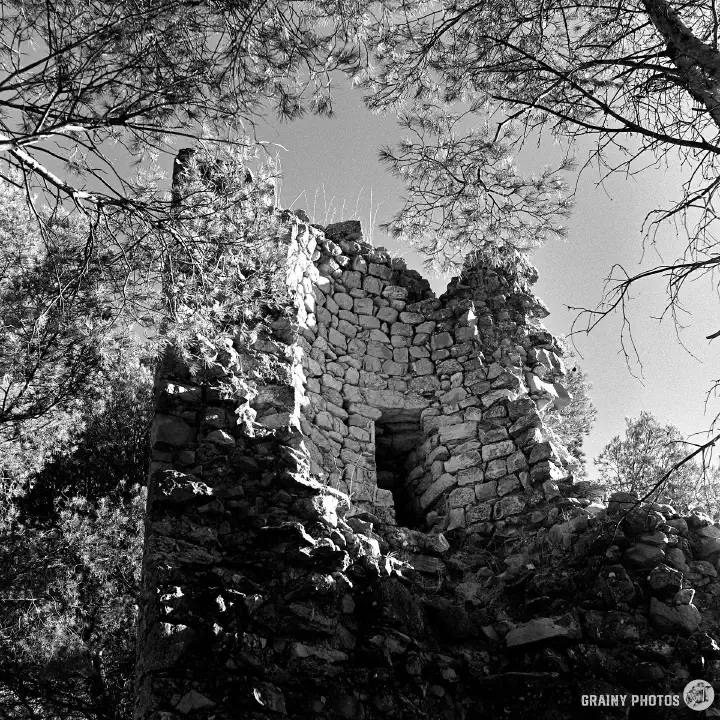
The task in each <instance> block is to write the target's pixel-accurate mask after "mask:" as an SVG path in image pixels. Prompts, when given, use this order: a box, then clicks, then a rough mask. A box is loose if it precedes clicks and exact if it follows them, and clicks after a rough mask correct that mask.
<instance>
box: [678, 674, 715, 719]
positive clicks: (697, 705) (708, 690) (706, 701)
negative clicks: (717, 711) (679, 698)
mask: <svg viewBox="0 0 720 720" xmlns="http://www.w3.org/2000/svg"><path fill="white" fill-rule="evenodd" d="M714 699H715V691H714V690H713V686H712V685H711V684H710V683H709V682H706V681H705V680H691V681H690V682H689V683H688V684H687V685H686V686H685V689H684V690H683V700H684V701H685V704H686V705H687V706H688V707H689V708H690V709H691V710H697V711H698V712H699V711H701V710H707V709H708V708H709V707H710V706H711V705H712V704H713V700H714Z"/></svg>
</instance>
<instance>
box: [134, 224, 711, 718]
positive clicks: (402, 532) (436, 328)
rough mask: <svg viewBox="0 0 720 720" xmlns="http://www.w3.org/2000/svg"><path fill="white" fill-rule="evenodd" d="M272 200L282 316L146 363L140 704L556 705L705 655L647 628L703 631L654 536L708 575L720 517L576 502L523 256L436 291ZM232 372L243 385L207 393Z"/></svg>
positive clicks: (258, 709)
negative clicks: (156, 367)
mask: <svg viewBox="0 0 720 720" xmlns="http://www.w3.org/2000/svg"><path fill="white" fill-rule="evenodd" d="M280 217H281V223H280V225H279V230H278V232H277V235H276V237H274V238H273V240H272V242H274V243H276V245H277V249H278V253H277V256H278V257H281V258H283V260H282V262H281V263H280V266H279V267H278V268H277V273H278V274H279V276H280V277H282V278H284V280H285V282H286V284H287V289H288V301H287V307H286V312H284V313H282V314H280V315H278V316H277V317H272V318H268V322H267V323H266V324H265V325H264V326H263V328H262V330H261V331H259V332H257V333H256V334H255V335H254V336H253V339H252V343H248V342H247V341H246V340H242V339H241V338H236V339H235V342H234V343H233V342H232V341H231V340H229V341H228V344H227V347H226V348H225V350H224V351H223V352H224V355H222V358H221V360H222V363H223V367H224V375H223V373H220V374H218V373H215V376H214V377H213V376H205V377H203V376H197V375H195V376H191V375H190V374H189V372H188V371H187V368H186V367H185V366H184V365H183V362H182V361H181V360H180V359H179V358H178V356H177V355H174V354H173V353H172V352H169V353H168V355H167V357H166V359H165V362H164V365H163V367H162V368H161V371H160V373H159V375H158V384H157V412H156V416H155V420H154V424H153V433H152V446H153V463H152V467H151V474H150V487H149V498H148V514H147V524H146V533H147V534H146V549H145V557H144V565H143V596H142V600H141V624H140V630H139V662H138V676H137V707H136V716H135V717H136V720H180V719H181V718H185V717H189V718H203V719H208V720H209V719H210V718H213V719H214V720H230V719H231V718H232V719H235V718H238V719H239V718H255V719H257V720H261V719H262V720H269V719H270V718H282V717H287V718H293V719H297V720H301V719H302V720H307V719H308V718H318V719H321V720H324V719H326V718H328V719H329V718H347V719H349V720H350V719H358V720H375V719H376V718H378V719H379V718H433V719H435V718H443V719H448V720H461V719H464V718H467V719H468V720H469V719H470V718H480V717H524V716H526V715H523V713H524V712H525V713H526V712H527V708H528V707H529V706H532V707H533V708H534V710H535V711H536V714H537V715H538V716H539V717H547V718H550V717H553V718H565V717H567V718H570V717H574V716H575V715H574V714H573V713H574V712H575V710H576V709H577V707H578V702H579V701H578V695H577V693H578V691H579V688H580V684H581V680H582V682H585V683H596V684H597V683H600V685H597V687H604V686H602V683H605V685H607V686H608V687H612V686H616V687H619V688H621V689H622V687H624V685H623V683H629V685H630V686H631V687H632V688H635V687H636V686H637V687H644V688H646V689H647V688H650V689H653V688H654V689H657V690H658V692H660V691H662V692H666V691H667V692H670V690H669V689H668V688H672V689H673V692H674V691H675V687H676V685H677V682H675V681H676V680H677V677H680V676H678V675H677V673H676V674H675V675H673V676H672V677H671V673H670V672H669V671H668V670H667V667H670V666H671V665H670V663H671V662H676V663H679V664H680V665H682V667H683V668H685V667H686V666H687V664H688V659H687V657H688V653H689V654H690V655H693V653H694V655H693V657H702V658H706V659H707V666H706V670H707V671H708V672H710V670H711V669H712V668H714V667H715V665H714V664H713V663H716V654H715V653H716V652H717V654H718V655H720V648H718V647H717V646H714V647H713V646H712V643H713V642H714V641H713V640H712V638H710V637H709V636H707V635H706V636H705V637H706V638H708V641H707V642H709V643H710V645H708V646H707V647H706V648H705V650H704V651H703V650H699V649H698V648H699V645H698V643H699V642H700V641H698V640H696V639H695V640H692V642H694V643H695V645H694V646H693V647H694V648H695V650H692V648H691V646H690V645H688V646H687V647H688V648H690V649H689V650H687V652H686V654H685V655H683V654H682V652H684V651H683V650H682V647H680V649H678V650H677V651H676V648H675V646H674V645H672V646H671V645H670V644H669V643H667V642H665V641H664V640H663V639H662V638H661V635H662V632H663V631H668V632H671V633H673V632H674V633H676V634H679V635H680V636H683V637H684V636H692V637H695V636H696V635H697V633H698V632H699V628H700V623H701V615H700V612H699V611H698V609H697V608H696V607H695V605H693V604H692V596H690V598H689V600H688V598H687V595H686V596H685V597H684V599H681V600H682V601H678V600H677V598H676V593H677V592H679V591H680V590H683V580H682V569H680V570H678V569H677V567H676V566H677V563H678V562H680V561H681V558H680V557H679V556H678V555H677V553H675V556H674V558H675V560H676V561H677V562H676V563H675V565H673V563H672V562H671V561H670V559H669V556H670V553H671V550H672V549H677V550H678V552H680V554H681V555H683V551H684V550H686V551H687V555H683V558H682V562H683V563H686V562H687V561H688V560H690V561H692V562H694V563H695V565H694V567H693V568H692V569H691V568H690V566H686V567H687V568H688V570H686V575H687V572H695V573H696V575H697V577H698V578H704V577H705V575H702V573H703V572H707V573H710V570H711V569H712V570H713V572H714V565H713V564H712V563H713V562H715V561H716V560H717V558H718V556H720V529H718V528H714V526H711V525H710V524H709V522H708V521H706V520H703V519H702V518H697V519H696V521H691V525H692V524H693V523H695V526H696V527H695V530H696V531H697V533H705V534H704V535H701V536H700V535H692V533H691V530H693V528H692V527H691V528H690V529H688V525H687V522H686V521H685V520H683V519H680V518H679V517H677V516H673V514H672V512H671V510H672V509H666V510H664V511H663V510H662V508H658V507H653V506H643V507H637V508H635V507H634V506H633V502H632V498H629V497H619V496H618V497H615V498H614V499H613V503H614V505H613V503H611V505H610V507H605V506H604V505H602V504H600V503H597V502H593V501H592V500H591V499H588V498H583V497H575V496H576V495H581V494H582V493H579V492H577V489H576V488H575V487H574V486H573V471H574V469H575V465H574V460H573V459H572V458H571V456H570V455H569V454H568V453H567V451H566V450H565V449H564V448H563V447H562V445H561V443H560V442H559V441H558V439H557V438H556V437H555V436H554V435H553V433H552V432H551V431H550V430H549V429H548V428H547V427H546V426H545V423H544V420H543V414H544V412H546V411H547V410H548V409H549V407H550V406H555V407H557V408H562V407H564V406H565V405H566V404H567V403H568V402H569V401H570V397H569V396H568V394H567V391H566V390H565V388H564V386H563V376H564V367H563V362H562V357H561V355H562V353H561V351H560V349H559V347H558V345H557V343H556V341H555V340H554V339H553V337H552V336H551V335H550V333H548V331H547V330H546V329H545V328H544V326H543V325H542V318H543V317H545V316H546V315H547V313H548V311H547V310H546V308H545V307H544V305H543V304H542V303H541V302H540V301H539V300H538V299H537V298H536V297H535V296H534V295H533V293H532V284H533V283H534V282H535V280H536V271H535V269H534V268H533V267H532V266H531V265H530V263H529V262H528V260H527V258H526V257H525V256H524V255H522V254H520V253H518V252H516V251H512V250H498V249H495V250H492V251H491V250H487V251H484V252H478V253H476V254H475V255H473V256H472V257H469V258H468V259H467V260H466V262H465V266H464V268H463V270H462V273H461V274H460V276H459V277H458V278H455V279H453V281H452V282H451V283H450V285H449V286H448V288H447V291H446V292H445V293H444V294H443V295H442V296H441V297H439V298H435V297H434V295H433V293H432V292H431V291H430V288H429V284H428V283H427V281H425V280H423V279H422V277H421V276H420V275H419V274H418V273H417V272H415V271H412V270H408V269H407V268H406V266H405V263H404V262H403V261H402V260H400V259H397V258H391V257H390V256H389V254H388V253H387V252H386V251H385V250H383V249H381V248H373V247H372V246H370V245H369V244H367V243H365V242H364V241H363V239H362V234H361V229H360V224H359V223H358V222H355V221H349V222H344V223H339V224H336V225H331V226H328V227H326V228H321V227H319V226H314V225H311V224H310V223H309V222H308V221H307V219H306V218H305V217H304V216H303V215H302V214H301V213H297V214H293V213H281V214H280ZM234 373H245V377H244V381H245V382H244V383H243V387H246V388H247V387H250V388H251V390H252V392H245V393H238V394H237V396H236V397H228V396H227V393H222V392H220V391H219V389H218V388H219V385H220V384H221V383H222V382H223V380H227V378H228V377H231V376H232V375H233V374H234ZM626 510H632V513H631V515H630V516H629V517H630V518H631V519H634V520H633V522H634V525H632V526H623V529H618V528H617V527H616V525H617V522H616V521H615V525H612V522H613V517H615V518H616V520H617V519H619V517H620V516H619V515H618V513H621V512H625V511H626ZM663 512H664V513H665V514H664V515H663ZM613 513H615V515H614V516H613ZM624 522H626V525H627V518H626V519H625V521H624ZM608 528H610V530H608ZM689 533H690V534H689ZM699 537H701V538H702V541H701V540H699V539H698V538H699ZM703 543H704V545H703ZM700 546H702V548H703V549H700ZM647 548H650V550H647ZM693 548H696V550H695V552H696V555H697V556H696V557H693V556H692V553H693ZM623 558H624V560H623ZM666 561H667V563H668V564H663V563H665V562H666ZM698 562H699V563H700V565H698ZM702 563H705V565H703V564H702ZM657 567H661V568H665V569H663V570H661V572H660V574H658V573H657ZM653 568H655V569H654V570H653ZM648 572H654V573H656V575H655V580H653V582H654V583H655V585H653V586H652V587H655V586H657V588H659V590H658V591H657V592H656V593H655V594H653V592H652V589H650V590H648V586H647V582H649V580H643V581H642V582H641V581H640V580H638V579H637V578H636V577H635V574H636V573H640V574H644V575H643V577H644V576H646V575H647V574H648ZM663 573H664V574H663ZM678 573H679V574H680V580H679V585H678V576H677V574H678ZM716 574H717V573H715V575H716ZM642 583H645V585H643V584H642ZM718 589H719V590H720V585H719V586H718ZM651 595H652V597H651ZM653 603H654V604H653ZM661 606H662V607H661ZM653 608H654V611H653ZM653 612H654V615H653ZM641 616H642V617H643V618H644V621H641V619H640V617H641ZM661 616H662V617H661ZM648 617H650V618H651V621H652V623H648V620H647V618H648ZM658 618H661V619H658ZM663 623H665V624H664V625H663ZM700 629H704V628H700ZM691 639H692V638H691ZM663 642H665V645H666V646H667V648H669V650H666V649H665V646H663V645H662V643H663ZM687 642H688V643H690V639H688V640H687ZM628 643H631V644H632V646H633V647H634V646H635V645H639V646H643V647H645V649H644V650H643V651H642V652H640V651H638V653H639V654H637V655H634V654H633V652H635V651H631V650H630V649H629V648H630V645H627V644H628ZM652 643H655V645H652ZM657 643H660V645H658V644H657ZM706 644H707V643H706ZM626 645H627V647H626ZM599 646H603V647H599ZM607 647H612V648H615V647H619V648H620V650H618V651H616V650H615V649H613V650H605V649H603V648H607ZM653 648H654V649H653ZM668 652H669V653H670V654H669V655H668ZM663 653H665V655H663ZM673 653H676V655H673ZM703 653H704V654H703ZM666 656H667V657H666ZM683 663H684V664H683ZM640 666H642V668H643V672H640V673H639V674H638V670H637V668H638V667H640ZM627 668H632V673H634V674H633V675H632V677H630V679H628V675H627V673H628V672H630V670H626V669H627ZM712 671H713V672H714V670H712ZM687 672H689V671H687ZM643 673H644V674H643ZM682 677H689V675H686V676H682ZM673 682H675V685H673V684H672V683H673ZM643 683H644V685H643ZM546 712H547V713H550V714H547V715H544V714H543V713H546ZM552 713H555V714H554V715H553V714H552ZM598 717H600V716H598Z"/></svg>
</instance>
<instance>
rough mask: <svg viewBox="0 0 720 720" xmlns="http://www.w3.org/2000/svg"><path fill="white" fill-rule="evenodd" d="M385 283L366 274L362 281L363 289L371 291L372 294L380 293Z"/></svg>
mask: <svg viewBox="0 0 720 720" xmlns="http://www.w3.org/2000/svg"><path fill="white" fill-rule="evenodd" d="M384 285H385V283H384V282H383V281H382V280H380V279H379V278H376V277H373V276H372V275H366V276H365V280H364V282H363V285H362V286H363V290H365V292H368V293H371V294H372V295H380V293H382V291H383V286H384Z"/></svg>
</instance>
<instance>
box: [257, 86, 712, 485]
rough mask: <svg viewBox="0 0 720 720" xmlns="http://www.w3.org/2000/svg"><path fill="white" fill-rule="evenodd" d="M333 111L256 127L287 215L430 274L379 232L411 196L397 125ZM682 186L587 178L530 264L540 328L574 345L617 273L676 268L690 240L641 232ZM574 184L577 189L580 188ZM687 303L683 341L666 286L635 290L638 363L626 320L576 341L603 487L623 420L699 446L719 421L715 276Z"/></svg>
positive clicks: (538, 156) (665, 171)
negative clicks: (386, 149) (352, 224)
mask: <svg viewBox="0 0 720 720" xmlns="http://www.w3.org/2000/svg"><path fill="white" fill-rule="evenodd" d="M335 111H336V114H335V116H334V117H332V118H329V119H328V118H318V117H313V116H308V117H305V118H302V119H300V120H297V121H294V122H292V123H277V122H274V121H273V120H272V119H269V120H267V121H266V122H261V123H260V124H259V126H258V128H257V135H258V137H259V138H260V139H262V140H265V141H268V142H271V143H275V144H276V145H275V146H270V147H271V151H272V152H276V153H277V154H278V157H279V159H280V162H281V167H282V175H283V177H282V184H281V188H280V201H281V202H280V204H281V206H283V207H292V208H293V209H298V208H302V209H305V210H306V212H307V213H308V215H309V216H310V218H311V219H312V220H313V221H314V222H317V223H320V224H328V223H331V222H338V221H340V220H343V219H344V220H347V219H351V218H359V219H360V220H361V221H362V224H363V230H364V232H365V235H366V238H369V239H370V241H371V242H373V244H374V245H376V246H378V245H382V246H385V247H387V248H388V249H389V250H390V251H392V252H394V253H396V254H399V255H401V256H402V257H404V258H405V259H406V261H407V262H408V265H409V267H413V268H415V269H418V270H420V271H422V272H424V271H423V268H422V258H421V257H420V256H419V255H418V254H417V253H416V252H414V251H413V250H412V248H408V247H400V246H399V245H398V243H397V242H395V241H394V240H393V239H391V238H389V237H388V236H387V235H385V234H384V233H383V232H382V231H381V230H380V229H379V228H378V227H377V224H379V223H380V222H382V221H387V220H388V219H390V217H391V216H392V215H393V214H394V212H395V211H397V210H398V209H399V207H400V205H401V198H402V196H403V191H404V189H403V186H402V183H401V182H400V181H399V180H397V179H395V178H393V177H392V176H391V175H390V173H389V172H388V171H387V170H386V169H385V168H384V167H383V166H382V165H381V164H380V163H379V161H378V159H377V158H378V150H379V148H380V147H381V146H383V145H394V144H395V143H396V142H397V141H398V140H399V139H400V138H401V137H402V131H401V129H400V128H399V127H398V126H397V124H396V120H395V118H394V117H393V116H392V115H386V116H381V115H376V114H371V113H370V112H369V111H367V110H366V109H365V108H364V107H363V105H362V96H361V94H360V92H359V91H355V90H353V89H351V88H342V89H340V90H339V91H338V93H337V101H336V103H335ZM558 153H559V150H558V149H557V148H553V147H552V146H550V145H545V146H543V147H541V148H529V149H526V150H525V151H523V154H522V156H521V157H520V158H518V165H519V167H520V168H521V169H522V170H523V171H526V172H532V170H533V169H535V171H536V172H539V171H540V170H541V169H542V167H543V166H544V165H546V164H548V163H552V161H553V159H554V158H555V157H559V155H558ZM587 153H588V148H587V147H585V148H583V147H581V148H580V149H579V150H578V154H577V156H576V157H577V160H578V161H579V162H580V163H582V162H583V161H584V160H585V159H586V156H587ZM681 178H682V176H681V174H680V172H679V171H678V170H677V169H673V168H661V169H648V170H646V171H644V172H643V173H641V174H640V175H638V176H635V177H630V178H628V177H624V176H615V177H612V178H610V179H609V180H606V181H605V182H604V183H603V184H602V185H598V180H599V176H598V173H597V172H596V171H591V170H590V171H587V172H586V173H584V174H583V175H582V176H581V178H580V181H579V183H578V185H577V188H576V204H575V209H574V211H573V215H572V217H571V218H570V220H569V222H568V227H569V235H568V238H567V240H566V241H562V240H556V241H550V242H548V243H547V244H546V245H545V246H543V247H542V248H540V249H538V250H536V251H534V253H533V255H532V261H533V262H534V264H535V265H536V267H537V268H538V271H539V273H540V279H539V281H538V283H537V285H536V286H535V292H536V294H537V295H538V296H539V297H540V298H541V299H542V300H543V301H544V302H545V303H546V305H547V306H548V308H549V309H550V311H551V313H552V314H551V315H550V317H548V318H546V319H545V321H544V323H545V325H546V327H547V328H548V329H549V330H550V331H551V332H552V333H554V334H556V335H557V334H565V335H568V334H570V332H571V329H572V325H573V320H574V319H575V318H576V316H577V311H574V310H571V309H570V308H594V307H595V306H596V305H597V303H598V302H599V301H600V299H601V297H602V293H603V285H604V281H605V278H606V277H607V276H608V275H609V273H610V272H611V268H612V266H613V264H615V263H618V264H621V265H623V266H624V267H625V269H626V270H627V271H628V272H629V273H631V274H634V273H636V272H638V271H639V270H641V269H647V268H650V267H652V266H655V265H657V264H662V263H663V261H664V262H670V261H672V260H674V259H675V258H676V257H677V255H678V254H679V253H680V252H681V250H682V248H683V241H682V237H677V236H676V235H675V233H674V231H673V230H672V229H671V228H665V229H664V230H663V231H662V232H661V233H660V234H659V236H658V242H657V247H655V248H650V249H648V250H647V251H646V252H644V253H643V245H642V236H641V226H642V222H643V219H644V217H645V215H646V214H647V212H649V211H650V210H652V209H654V208H656V207H658V203H661V202H662V201H663V200H664V199H667V200H669V199H672V198H673V197H674V196H675V195H676V194H677V192H678V190H677V189H678V187H679V185H680V182H681ZM568 180H570V181H571V182H572V183H573V185H574V184H575V180H576V178H575V177H574V176H572V177H570V176H569V177H568ZM425 276H426V277H427V278H428V279H429V280H430V282H431V284H432V287H433V290H435V292H436V294H438V295H439V294H441V293H442V292H443V291H444V289H445V286H446V285H447V282H448V280H449V277H447V276H438V275H435V276H433V275H430V274H428V273H426V272H425ZM683 297H684V299H685V303H684V307H685V310H686V313H684V314H683V316H682V322H683V324H684V325H685V326H686V327H685V328H684V329H683V330H682V331H681V332H680V333H679V337H678V334H677V328H676V327H675V325H674V324H673V322H672V320H671V319H670V318H666V319H664V320H662V321H659V320H658V319H657V318H659V317H660V315H661V314H662V312H663V310H664V308H665V304H666V302H665V301H666V295H665V287H664V282H663V281H662V280H661V279H656V280H649V281H648V280H646V281H643V284H642V285H641V286H640V285H638V286H636V289H635V291H634V293H633V300H632V302H631V303H630V305H629V307H628V317H629V319H630V321H631V328H632V333H633V337H634V341H635V346H636V348H637V352H638V355H639V358H640V363H641V364H639V363H638V362H637V361H635V362H632V363H630V364H628V363H627V362H626V359H625V356H624V354H623V351H622V346H621V329H622V322H621V317H620V316H619V315H618V314H615V315H614V316H611V317H608V318H606V319H605V320H603V321H602V322H601V323H600V324H599V325H598V326H597V327H596V328H595V329H594V330H593V331H592V332H591V333H590V334H583V333H576V334H574V335H573V337H572V339H573V341H574V343H575V347H576V350H577V353H578V355H579V357H578V361H577V362H578V364H580V365H581V366H582V368H583V369H584V370H585V371H586V372H587V374H588V376H589V380H590V382H591V383H592V389H591V391H590V393H589V394H590V397H591V399H592V401H593V403H594V405H595V406H596V407H597V410H598V417H597V422H596V424H595V426H594V428H593V431H592V433H591V434H590V436H589V437H588V438H587V439H586V441H585V444H584V448H585V452H586V455H587V458H588V470H589V472H590V477H594V476H595V472H594V469H593V464H592V459H593V458H594V457H596V456H597V455H598V454H599V453H600V452H601V450H602V449H603V447H604V446H605V445H606V444H607V443H608V442H609V441H610V440H611V439H612V438H613V437H614V436H615V435H618V434H620V435H622V434H623V432H624V428H625V422H624V419H625V418H626V417H637V416H638V415H639V414H640V412H641V411H643V410H647V411H649V412H651V413H653V414H654V415H655V416H656V417H657V419H658V420H659V421H661V422H662V423H671V424H673V425H676V426H677V427H679V428H680V430H681V431H682V432H683V433H684V434H685V435H686V436H692V437H691V438H690V439H691V440H693V441H695V442H704V441H706V439H707V436H706V432H707V430H708V429H709V427H710V425H711V422H712V420H713V419H714V417H715V415H716V414H718V413H719V412H720V398H715V397H714V396H711V397H710V398H709V399H708V397H707V393H708V390H709V389H710V388H711V387H712V384H713V381H714V380H715V379H717V378H720V368H718V363H717V360H718V353H719V352H720V338H718V339H717V340H715V341H714V343H712V342H710V341H708V340H707V339H706V336H707V335H710V334H711V333H714V332H717V331H718V330H720V313H718V309H719V308H720V303H719V302H718V297H717V294H716V293H715V292H714V291H713V287H712V282H711V278H709V277H706V278H704V279H702V280H699V281H696V282H694V283H692V284H691V285H690V286H688V289H687V291H686V292H685V295H684V296H683ZM679 340H680V341H681V342H679ZM683 345H684V346H685V348H684V347H683ZM626 346H627V343H626ZM630 352H631V354H633V353H632V350H630ZM706 400H707V407H706Z"/></svg>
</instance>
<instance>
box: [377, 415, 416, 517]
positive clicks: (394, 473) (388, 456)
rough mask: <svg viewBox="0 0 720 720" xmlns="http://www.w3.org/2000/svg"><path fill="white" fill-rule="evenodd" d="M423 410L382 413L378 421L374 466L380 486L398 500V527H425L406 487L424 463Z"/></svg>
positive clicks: (396, 501) (396, 508) (396, 513)
mask: <svg viewBox="0 0 720 720" xmlns="http://www.w3.org/2000/svg"><path fill="white" fill-rule="evenodd" d="M421 442H422V433H421V431H420V411H419V410H417V411H415V410H398V411H391V410H385V411H383V414H382V417H381V418H380V419H379V420H376V421H375V466H376V468H377V483H378V487H380V488H382V489H383V490H390V491H391V492H392V494H393V498H394V500H395V516H396V518H397V524H398V525H400V526H402V527H409V528H416V527H419V526H420V525H421V524H422V518H418V517H417V515H416V514H415V512H414V511H413V507H412V499H413V498H412V495H411V494H410V492H409V490H408V487H407V477H408V474H409V473H410V472H411V471H412V470H413V468H414V467H415V466H416V465H417V464H418V463H419V462H421V461H422V460H421V458H420V457H419V453H418V448H419V446H420V444H421Z"/></svg>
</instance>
